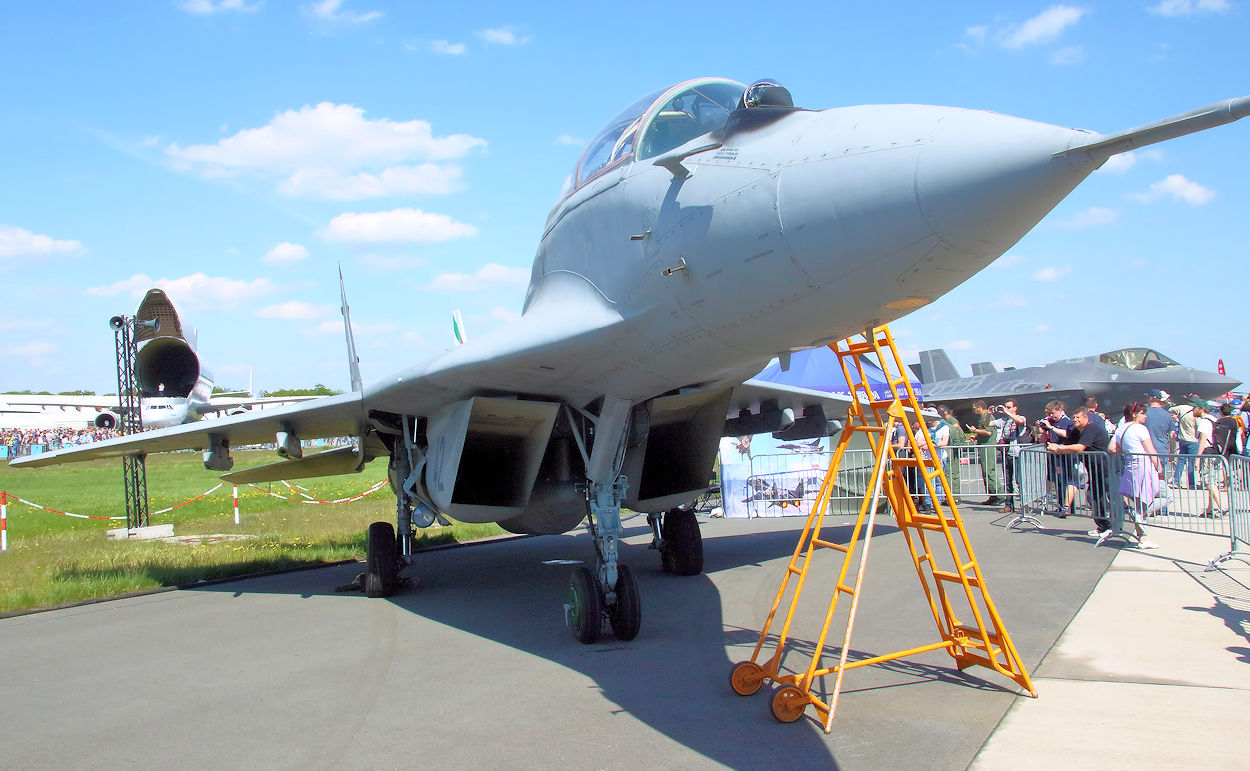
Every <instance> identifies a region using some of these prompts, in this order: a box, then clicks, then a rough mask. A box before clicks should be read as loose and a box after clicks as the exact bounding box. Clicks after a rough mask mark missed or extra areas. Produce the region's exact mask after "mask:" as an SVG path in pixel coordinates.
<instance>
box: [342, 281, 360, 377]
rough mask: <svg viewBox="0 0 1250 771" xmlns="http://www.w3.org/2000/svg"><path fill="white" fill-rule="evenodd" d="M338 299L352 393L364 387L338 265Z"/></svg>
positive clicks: (349, 312)
mask: <svg viewBox="0 0 1250 771" xmlns="http://www.w3.org/2000/svg"><path fill="white" fill-rule="evenodd" d="M339 297H340V298H342V302H343V305H342V311H343V333H344V335H345V336H346V337H347V369H348V371H349V372H350V373H351V378H352V392H353V393H356V392H359V391H360V390H362V388H363V387H364V386H363V384H362V382H361V380H360V357H359V356H357V355H356V338H354V337H353V336H352V314H351V309H349V308H348V307H347V286H346V285H345V284H344V283H343V266H342V265H339Z"/></svg>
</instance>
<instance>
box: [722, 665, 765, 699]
mask: <svg viewBox="0 0 1250 771" xmlns="http://www.w3.org/2000/svg"><path fill="white" fill-rule="evenodd" d="M764 679H765V678H764V668H763V667H761V666H760V665H759V664H756V663H755V662H754V661H741V662H739V663H737V664H735V665H734V668H733V669H732V670H730V672H729V687H730V688H733V689H734V693H736V694H738V695H739V696H750V695H751V694H754V693H758V692H759V690H760V688H761V687H763V685H764Z"/></svg>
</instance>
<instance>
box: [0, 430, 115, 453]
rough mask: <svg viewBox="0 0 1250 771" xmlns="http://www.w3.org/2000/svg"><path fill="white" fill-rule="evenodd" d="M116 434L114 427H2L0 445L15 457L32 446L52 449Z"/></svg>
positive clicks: (98, 439)
mask: <svg viewBox="0 0 1250 771" xmlns="http://www.w3.org/2000/svg"><path fill="white" fill-rule="evenodd" d="M115 436H117V431H116V430H115V429H112V428H94V427H91V428H63V427H62V428H0V447H4V448H5V449H6V450H7V454H8V456H9V457H11V458H15V457H17V456H18V455H26V454H28V453H29V452H30V450H31V448H32V447H40V448H41V449H43V450H46V451H52V450H59V449H61V448H63V447H71V446H73V445H77V444H87V443H89V442H99V441H101V440H103V439H111V438H113V437H115Z"/></svg>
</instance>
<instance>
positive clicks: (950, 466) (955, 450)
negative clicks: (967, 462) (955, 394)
mask: <svg viewBox="0 0 1250 771" xmlns="http://www.w3.org/2000/svg"><path fill="white" fill-rule="evenodd" d="M938 414H940V415H941V416H942V422H943V423H945V424H946V429H947V431H949V432H950V441H949V442H948V443H947V444H948V446H949V447H950V448H952V449H950V450H948V451H947V454H946V457H945V458H943V459H942V466H943V468H944V470H945V471H946V481H947V482H948V483H949V484H950V486H951V495H953V496H955V503H961V502H962V501H961V500H960V498H959V494H960V489H961V487H962V484H961V481H962V480H961V477H962V476H963V471H962V468H963V467H962V465H961V464H960V460H961V458H960V454H961V453H962V452H963V450H961V449H959V448H960V447H965V446H967V444H968V437H967V436H966V435H965V434H964V430H963V429H962V428H960V426H959V419H958V418H956V417H955V415H954V413H952V412H951V410H950V408H949V407H945V406H943V407H939V408H938ZM947 503H950V501H947Z"/></svg>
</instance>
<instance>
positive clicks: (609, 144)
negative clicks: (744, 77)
mask: <svg viewBox="0 0 1250 771" xmlns="http://www.w3.org/2000/svg"><path fill="white" fill-rule="evenodd" d="M745 89H746V86H744V85H743V84H741V83H737V82H735V81H732V80H724V79H721V78H699V79H697V80H688V81H686V82H685V83H680V84H678V85H676V86H673V87H672V88H666V89H663V90H661V91H656V92H655V93H652V94H648V95H647V96H644V97H643V98H641V99H639V100H638V101H636V102H634V103H633V104H631V105H630V106H628V107H626V108H625V109H624V110H621V111H620V112H619V113H617V115H616V117H614V118H613V119H612V120H611V121H609V122H608V125H607V126H605V127H604V128H603V130H602V131H600V132H599V133H598V134H596V135H595V138H594V139H592V140H590V144H589V145H587V146H586V150H585V151H584V152H583V153H582V157H581V160H580V161H579V162H578V164H577V173H576V174H575V175H574V176H573V180H574V181H573V187H572V188H571V189H570V191H568V192H571V190H575V189H577V188H579V187H581V186H582V185H584V184H586V183H587V182H588V181H590V180H591V179H594V178H595V177H597V176H598V175H600V174H602V173H603V172H605V171H607V170H608V169H610V168H613V167H615V166H616V165H618V164H621V163H626V162H627V161H629V160H641V159H644V158H654V157H655V156H657V155H660V154H662V153H666V152H668V151H669V150H672V149H673V148H674V147H678V146H680V145H683V144H685V143H686V142H689V141H690V140H691V139H694V138H695V137H698V136H702V135H704V134H706V133H708V132H709V131H715V130H717V129H719V128H721V127H722V126H724V125H725V120H726V119H727V118H728V117H729V113H730V112H731V111H733V110H734V108H736V107H737V106H738V104H739V100H740V99H741V98H742V95H743V92H744V90H745Z"/></svg>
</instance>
